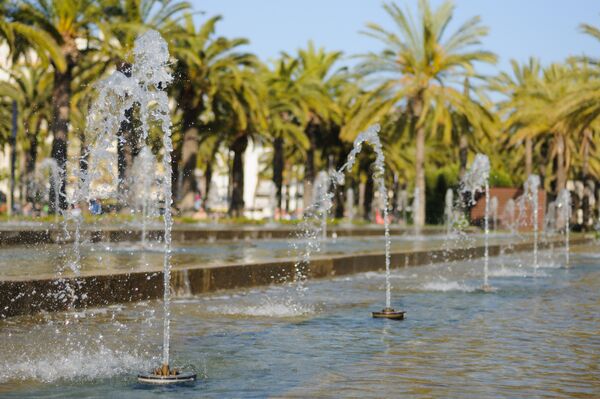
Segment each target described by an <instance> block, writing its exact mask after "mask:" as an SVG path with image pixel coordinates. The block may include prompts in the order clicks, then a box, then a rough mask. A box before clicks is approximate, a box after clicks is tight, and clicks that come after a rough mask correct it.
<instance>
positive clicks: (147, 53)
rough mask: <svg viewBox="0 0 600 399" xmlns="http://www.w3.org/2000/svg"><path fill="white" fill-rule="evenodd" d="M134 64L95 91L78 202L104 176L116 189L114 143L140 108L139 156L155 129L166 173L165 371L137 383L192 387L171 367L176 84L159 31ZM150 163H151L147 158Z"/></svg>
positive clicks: (141, 44)
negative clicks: (170, 92) (172, 93)
mask: <svg viewBox="0 0 600 399" xmlns="http://www.w3.org/2000/svg"><path fill="white" fill-rule="evenodd" d="M133 55H134V63H133V65H132V68H131V77H127V76H125V75H124V74H123V73H121V72H118V71H115V72H113V73H112V75H110V76H109V77H108V78H106V79H104V80H103V81H101V82H99V84H98V85H97V90H98V97H97V99H96V100H95V101H94V103H93V105H92V108H91V110H90V113H89V115H88V118H87V128H88V132H87V133H88V134H89V135H90V137H91V139H92V140H93V141H92V143H91V145H90V147H89V150H88V151H89V152H88V154H86V156H85V157H84V158H83V160H84V162H87V163H88V165H87V166H88V167H87V169H86V171H85V172H84V173H82V176H81V184H80V188H79V190H78V193H77V195H76V196H75V201H76V200H87V201H89V200H90V199H91V196H90V186H91V183H92V182H93V181H94V180H95V179H99V178H100V177H102V173H105V174H108V175H109V176H111V178H112V183H113V184H112V186H113V187H118V183H119V179H118V176H117V175H116V173H115V169H116V168H115V167H114V166H115V162H114V158H115V155H114V153H113V152H111V148H114V143H115V142H116V140H117V139H118V138H117V133H118V131H119V129H120V127H121V125H122V122H123V121H125V119H126V110H128V109H131V108H133V107H134V106H136V107H137V108H138V110H139V121H140V125H141V126H140V134H139V142H138V143H132V144H139V145H140V146H141V147H142V150H141V154H144V153H145V154H146V155H148V150H145V149H144V148H145V147H146V145H147V144H146V141H147V139H148V133H149V131H150V128H151V123H152V125H153V126H156V127H157V128H159V129H161V130H162V132H163V137H162V139H163V140H162V144H163V150H164V153H163V159H162V163H163V170H164V176H163V179H162V183H163V184H162V186H163V187H162V189H163V195H164V212H163V219H164V257H163V277H164V279H163V290H164V297H163V299H164V303H163V355H162V365H161V367H158V368H156V369H155V370H154V371H153V372H150V373H143V374H140V375H139V376H138V380H139V381H140V382H144V383H153V384H170V383H180V382H187V381H193V380H195V378H196V375H195V374H194V373H191V372H180V371H179V370H176V369H172V368H171V367H170V359H169V343H170V303H171V297H170V296H171V289H170V274H171V262H170V254H171V228H172V224H173V221H172V215H171V204H172V197H171V192H172V190H171V175H172V171H171V152H172V150H173V146H172V142H171V120H170V112H169V98H168V96H167V93H166V92H165V89H166V87H167V85H168V84H169V83H170V82H171V81H172V76H171V74H170V73H169V72H168V70H167V67H168V63H169V51H168V46H167V43H166V42H165V41H164V39H163V38H162V37H161V36H160V34H159V33H158V32H156V31H153V30H149V31H147V32H145V33H144V34H142V35H140V36H139V37H138V38H137V39H136V40H135V43H134V49H133ZM148 158H149V157H148Z"/></svg>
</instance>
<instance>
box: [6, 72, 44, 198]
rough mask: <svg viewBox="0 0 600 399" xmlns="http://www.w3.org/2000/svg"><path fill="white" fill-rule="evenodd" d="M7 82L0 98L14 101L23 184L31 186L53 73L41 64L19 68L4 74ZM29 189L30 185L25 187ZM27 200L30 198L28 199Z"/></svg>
mask: <svg viewBox="0 0 600 399" xmlns="http://www.w3.org/2000/svg"><path fill="white" fill-rule="evenodd" d="M5 72H7V74H8V76H9V79H10V80H8V81H2V82H0V97H9V98H10V99H11V100H13V101H16V104H17V109H18V118H19V122H18V128H19V133H18V136H19V137H22V138H23V139H24V140H23V142H22V143H21V146H22V147H23V148H25V149H26V151H25V170H24V171H23V172H22V174H21V179H22V181H25V182H27V183H29V182H31V181H32V179H33V177H34V174H35V164H36V160H37V155H38V146H39V142H40V141H42V140H43V139H44V137H43V136H42V134H41V133H42V129H43V126H44V125H48V124H49V122H50V118H51V110H50V103H51V92H52V79H53V76H52V73H51V71H50V70H49V69H48V68H47V66H45V65H43V64H42V63H40V62H38V63H34V64H28V65H25V64H19V65H13V67H12V68H11V69H9V70H7V71H5ZM27 187H28V188H29V187H30V184H27ZM27 197H30V195H27Z"/></svg>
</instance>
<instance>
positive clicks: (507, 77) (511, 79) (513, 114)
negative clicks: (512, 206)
mask: <svg viewBox="0 0 600 399" xmlns="http://www.w3.org/2000/svg"><path fill="white" fill-rule="evenodd" d="M511 68H512V75H511V74H509V73H507V72H501V73H500V74H499V75H498V76H497V77H495V78H493V79H491V80H490V86H489V87H490V89H492V90H495V91H497V92H499V93H501V94H502V95H503V96H505V100H503V101H500V102H499V103H498V104H497V106H498V110H499V112H500V114H501V116H502V117H503V118H504V120H503V125H504V130H505V131H507V132H508V133H509V134H510V135H509V136H508V138H509V145H511V146H512V147H513V149H514V151H515V152H516V151H517V150H518V148H520V147H521V146H522V144H523V143H522V141H515V139H514V138H512V137H521V136H523V135H522V134H519V131H520V130H522V129H528V128H529V126H530V125H531V124H532V123H534V119H532V115H531V114H529V113H526V112H525V110H526V109H527V108H528V107H529V106H531V105H532V103H533V102H535V99H533V98H532V96H533V95H534V93H535V92H536V91H537V90H538V87H539V86H540V84H541V72H542V68H541V66H540V63H539V61H538V60H537V59H535V58H530V59H529V60H528V61H527V62H526V63H523V64H519V63H518V62H517V61H516V60H511ZM524 136H525V138H524V141H525V169H524V178H525V179H526V178H527V176H529V175H530V174H532V173H533V147H534V145H533V138H532V137H531V136H530V135H527V134H525V135H524ZM515 146H516V148H515ZM515 152H513V156H514V155H515Z"/></svg>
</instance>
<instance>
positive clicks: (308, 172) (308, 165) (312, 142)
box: [303, 123, 317, 209]
mask: <svg viewBox="0 0 600 399" xmlns="http://www.w3.org/2000/svg"><path fill="white" fill-rule="evenodd" d="M305 133H306V136H307V137H308V141H309V148H308V150H307V151H306V160H305V163H304V190H303V202H304V204H303V208H304V209H306V208H308V207H309V206H310V205H311V204H312V202H313V184H314V182H315V177H316V172H315V152H316V150H317V143H316V126H315V125H314V124H313V123H309V124H308V126H307V127H306V132H305Z"/></svg>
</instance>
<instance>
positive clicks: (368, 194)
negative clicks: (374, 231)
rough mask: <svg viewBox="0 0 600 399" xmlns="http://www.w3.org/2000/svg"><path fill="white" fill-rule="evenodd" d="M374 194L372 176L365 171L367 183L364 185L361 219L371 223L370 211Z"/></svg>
mask: <svg viewBox="0 0 600 399" xmlns="http://www.w3.org/2000/svg"><path fill="white" fill-rule="evenodd" d="M374 194H375V190H374V182H373V176H372V174H371V173H369V172H368V171H367V182H366V183H365V197H364V202H363V207H364V208H363V219H364V220H366V221H371V209H372V208H373V195H374Z"/></svg>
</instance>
